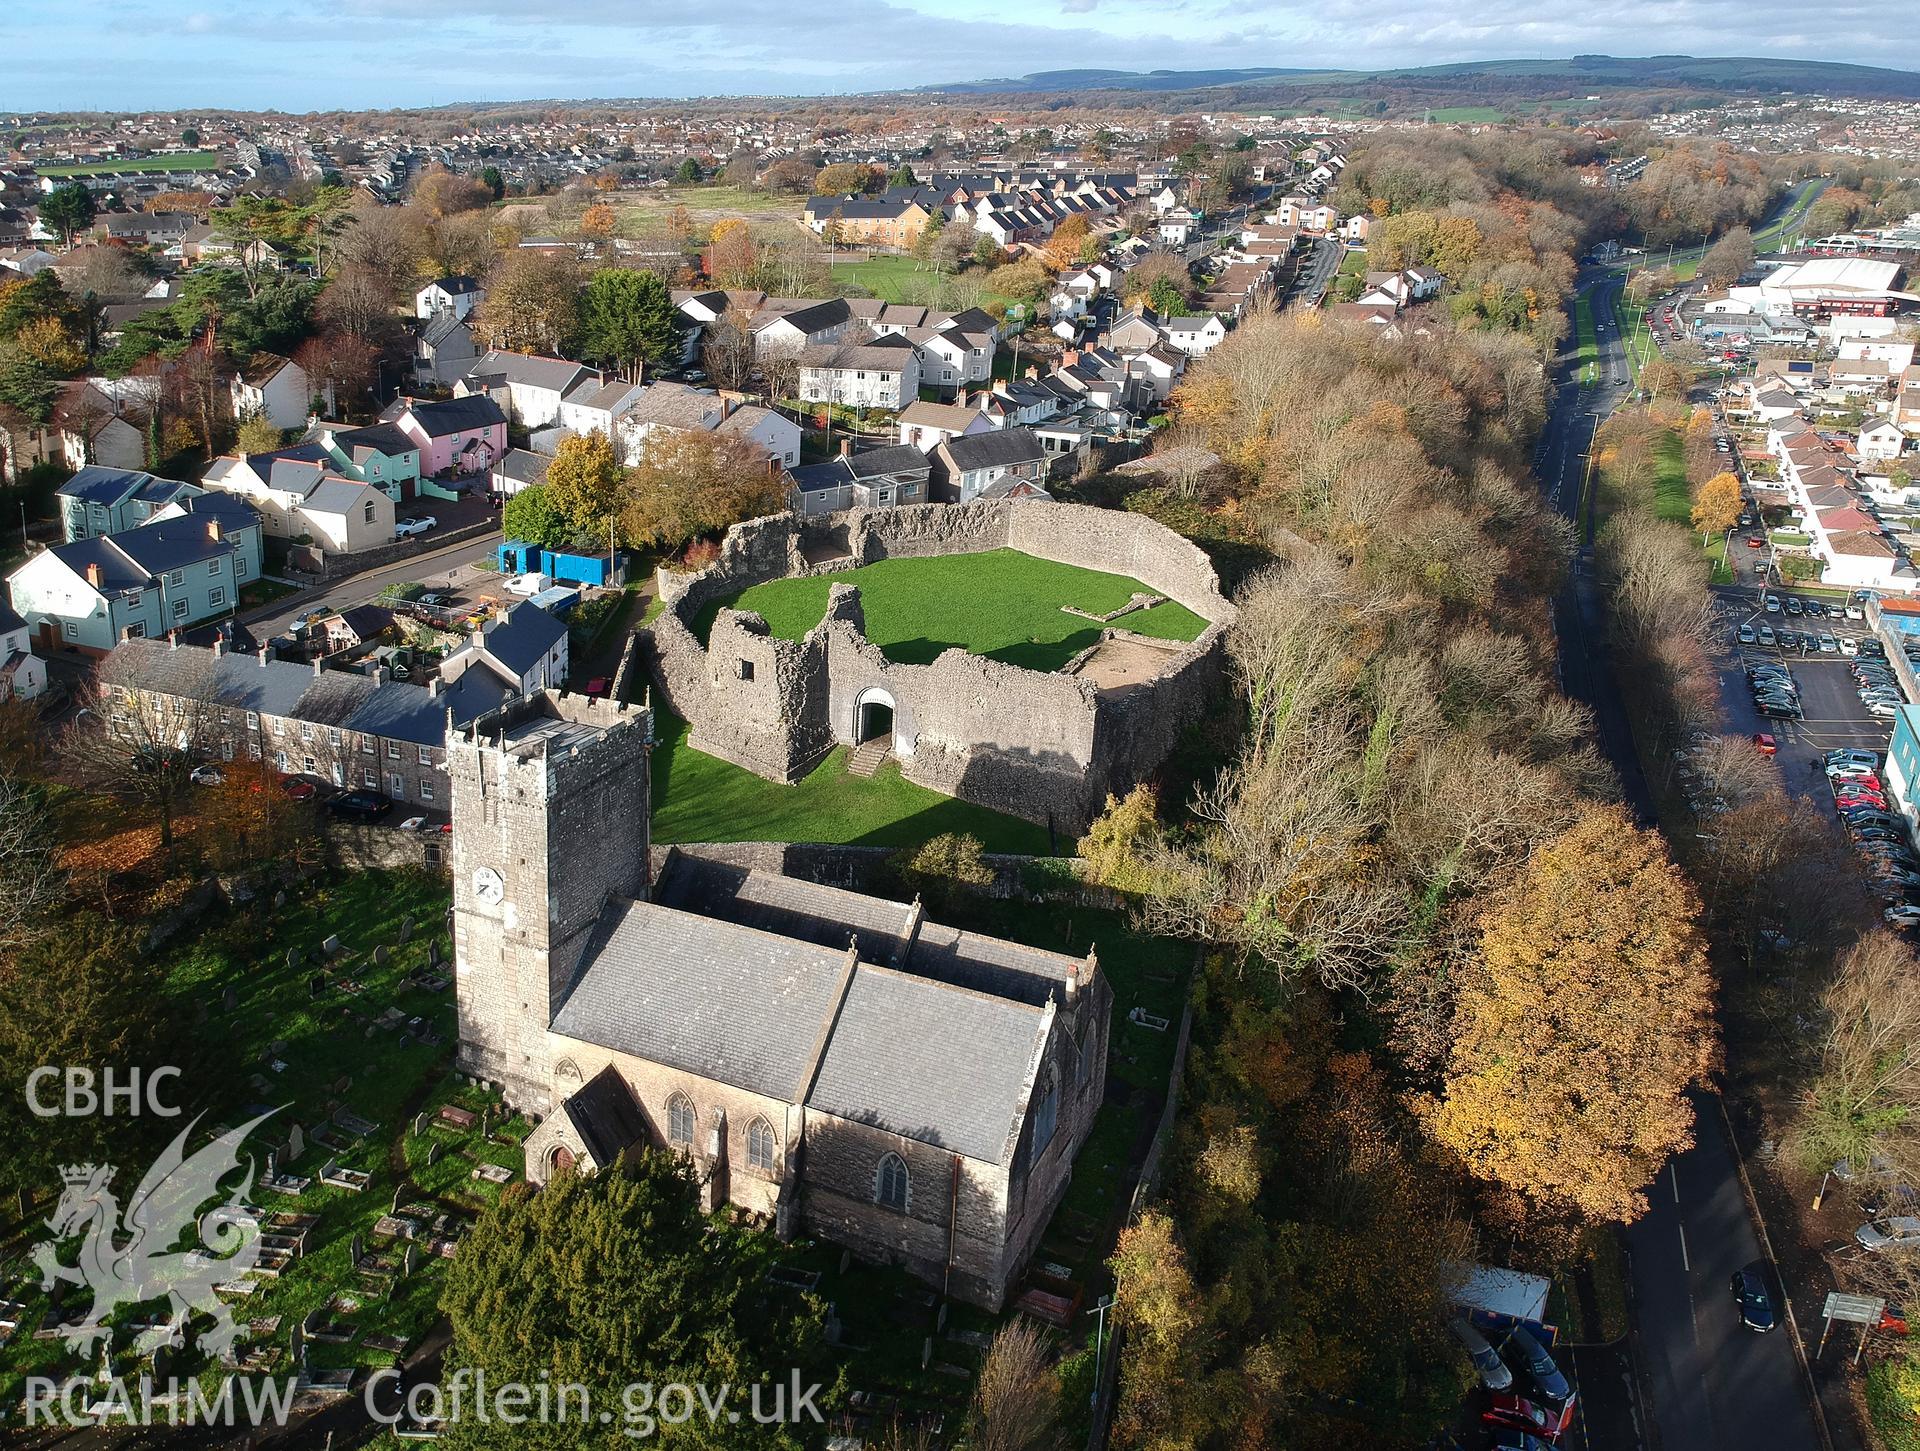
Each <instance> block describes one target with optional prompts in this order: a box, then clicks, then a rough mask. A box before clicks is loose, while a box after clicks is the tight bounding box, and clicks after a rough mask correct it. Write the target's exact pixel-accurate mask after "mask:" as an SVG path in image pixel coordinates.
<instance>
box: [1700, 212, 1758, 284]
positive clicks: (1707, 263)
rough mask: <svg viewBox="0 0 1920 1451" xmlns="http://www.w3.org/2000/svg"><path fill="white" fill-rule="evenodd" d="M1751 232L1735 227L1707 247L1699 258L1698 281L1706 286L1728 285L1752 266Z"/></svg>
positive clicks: (1744, 228) (1737, 279)
mask: <svg viewBox="0 0 1920 1451" xmlns="http://www.w3.org/2000/svg"><path fill="white" fill-rule="evenodd" d="M1753 256H1754V253H1753V232H1752V231H1751V230H1750V229H1748V228H1746V227H1735V228H1734V229H1733V230H1732V231H1730V232H1728V233H1727V234H1726V235H1725V236H1724V237H1722V238H1721V239H1720V240H1719V241H1717V242H1715V243H1714V244H1713V245H1712V246H1711V247H1709V248H1707V251H1706V254H1705V255H1704V256H1703V257H1701V259H1700V273H1699V276H1700V281H1701V282H1702V283H1704V284H1705V285H1706V286H1708V287H1712V288H1720V287H1730V286H1732V285H1733V284H1734V283H1735V282H1738V281H1739V280H1740V274H1741V273H1743V272H1745V271H1746V270H1747V269H1748V268H1749V267H1751V266H1753Z"/></svg>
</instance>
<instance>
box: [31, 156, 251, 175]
mask: <svg viewBox="0 0 1920 1451" xmlns="http://www.w3.org/2000/svg"><path fill="white" fill-rule="evenodd" d="M219 166H220V155H219V153H218V152H214V151H169V152H163V153H161V154H160V155H158V156H149V157H146V158H144V159H143V160H140V161H82V162H74V163H72V164H71V165H67V166H36V167H35V168H34V170H35V171H37V172H39V173H40V175H42V176H119V175H121V174H123V173H125V172H132V171H215V170H218V169H219Z"/></svg>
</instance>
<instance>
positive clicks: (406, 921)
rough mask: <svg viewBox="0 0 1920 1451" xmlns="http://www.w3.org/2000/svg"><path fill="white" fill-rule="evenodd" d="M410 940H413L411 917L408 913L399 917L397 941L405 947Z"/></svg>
mask: <svg viewBox="0 0 1920 1451" xmlns="http://www.w3.org/2000/svg"><path fill="white" fill-rule="evenodd" d="M411 941H413V917H412V916H411V915H408V916H405V917H402V918H401V919H400V934H399V943H400V945H401V946H402V947H405V946H406V945H407V944H408V943H409V942H411Z"/></svg>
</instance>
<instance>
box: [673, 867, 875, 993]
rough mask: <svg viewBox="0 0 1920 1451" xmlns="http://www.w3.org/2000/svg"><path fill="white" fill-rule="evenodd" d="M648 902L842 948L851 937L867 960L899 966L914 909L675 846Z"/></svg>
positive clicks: (839, 949)
mask: <svg viewBox="0 0 1920 1451" xmlns="http://www.w3.org/2000/svg"><path fill="white" fill-rule="evenodd" d="M653 895H654V900H655V901H657V902H659V903H660V904H661V905H662V906H666V907H676V908H679V909H680V910H681V911H685V912H694V913H697V914H699V915H700V916H702V917H717V918H720V919H721V920H723V921H727V922H732V923H735V924H737V925H738V926H741V927H753V928H757V929H758V930H759V931H762V932H772V933H776V934H777V935H779V936H782V937H793V938H798V939H799V940H801V941H803V942H811V943H813V944H814V945H815V946H817V947H830V948H833V949H835V950H836V951H839V952H842V953H844V952H845V951H846V949H847V943H848V939H849V937H857V938H858V939H859V942H860V955H861V957H863V958H864V959H866V960H867V961H869V962H880V963H884V964H886V965H887V966H899V965H900V963H901V960H902V958H903V957H904V956H905V953H906V948H907V939H908V936H909V935H910V933H911V931H912V921H913V908H911V907H910V906H908V905H907V904H905V903H904V902H890V901H888V900H886V899H885V898H884V897H869V896H867V895H866V894H864V893H861V892H849V891H846V890H844V889H843V888H840V887H829V886H823V885H821V884H819V883H817V882H807V881H802V880H800V879H799V878H797V877H782V876H775V875H773V874H771V873H769V872H762V871H755V870H753V869H751V868H747V867H738V866H734V865H732V864H730V863H727V862H716V861H709V860H707V859H705V858H703V857H692V856H685V855H683V854H681V853H680V852H675V853H674V854H673V857H672V859H671V861H670V862H669V864H668V866H667V867H666V868H665V869H664V870H663V871H662V872H661V874H660V881H659V883H658V884H657V885H656V887H655V889H654V894H653Z"/></svg>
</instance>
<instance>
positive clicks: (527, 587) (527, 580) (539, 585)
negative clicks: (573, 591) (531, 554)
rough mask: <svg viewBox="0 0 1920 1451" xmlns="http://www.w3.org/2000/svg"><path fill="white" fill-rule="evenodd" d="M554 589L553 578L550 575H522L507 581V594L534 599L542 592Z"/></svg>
mask: <svg viewBox="0 0 1920 1451" xmlns="http://www.w3.org/2000/svg"><path fill="white" fill-rule="evenodd" d="M552 588H553V576H552V575H550V574H522V575H519V576H516V577H515V578H513V579H510V580H508V581H507V593H508V594H510V595H525V596H528V597H532V596H533V595H537V594H539V593H540V592H541V591H542V590H548V589H552Z"/></svg>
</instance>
